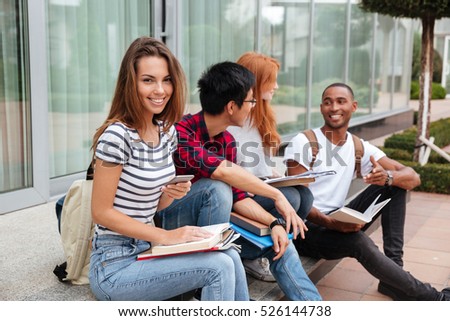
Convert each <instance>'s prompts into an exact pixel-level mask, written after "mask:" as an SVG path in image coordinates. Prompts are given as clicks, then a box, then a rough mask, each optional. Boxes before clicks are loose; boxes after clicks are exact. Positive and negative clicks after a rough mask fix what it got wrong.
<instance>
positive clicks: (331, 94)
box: [320, 86, 358, 129]
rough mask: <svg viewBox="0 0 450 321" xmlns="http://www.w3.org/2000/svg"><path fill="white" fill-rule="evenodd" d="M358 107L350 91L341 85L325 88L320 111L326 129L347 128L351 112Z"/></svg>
mask: <svg viewBox="0 0 450 321" xmlns="http://www.w3.org/2000/svg"><path fill="white" fill-rule="evenodd" d="M357 107H358V103H357V101H355V100H354V98H353V95H352V94H351V92H350V91H349V90H348V89H347V88H345V87H341V86H333V87H330V88H328V89H327V90H325V92H324V93H323V96H322V103H321V104H320V112H321V113H322V116H323V119H324V121H325V127H326V128H328V129H340V128H347V127H348V124H349V122H350V118H351V117H352V113H353V112H355V111H356V109H357Z"/></svg>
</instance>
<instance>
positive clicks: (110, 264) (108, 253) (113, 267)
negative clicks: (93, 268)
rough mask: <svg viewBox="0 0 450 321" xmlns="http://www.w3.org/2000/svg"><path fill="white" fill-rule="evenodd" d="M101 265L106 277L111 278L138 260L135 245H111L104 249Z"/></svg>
mask: <svg viewBox="0 0 450 321" xmlns="http://www.w3.org/2000/svg"><path fill="white" fill-rule="evenodd" d="M100 261H101V266H102V269H103V275H104V277H105V279H109V278H111V277H112V276H113V275H114V274H116V273H117V272H118V271H120V270H122V269H124V268H126V267H127V266H128V265H130V264H132V263H133V262H135V261H136V247H135V246H134V245H122V246H111V247H107V248H104V249H103V253H102V255H101V260H100Z"/></svg>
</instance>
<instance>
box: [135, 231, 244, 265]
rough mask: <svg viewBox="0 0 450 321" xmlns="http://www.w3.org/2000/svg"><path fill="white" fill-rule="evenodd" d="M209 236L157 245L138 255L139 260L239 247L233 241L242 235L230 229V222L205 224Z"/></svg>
mask: <svg viewBox="0 0 450 321" xmlns="http://www.w3.org/2000/svg"><path fill="white" fill-rule="evenodd" d="M201 229H204V230H205V232H206V233H205V234H204V235H207V236H208V237H206V238H202V239H200V240H197V241H192V242H185V243H179V244H173V245H161V244H160V245H155V244H153V245H152V247H151V248H150V249H149V250H148V251H145V252H143V253H141V254H139V255H138V258H137V259H138V260H146V259H152V258H160V257H165V256H172V255H181V254H188V253H194V252H208V251H217V250H226V249H228V248H230V247H235V248H236V249H238V250H239V247H238V246H237V245H235V244H234V243H233V242H234V241H235V240H236V239H237V238H238V237H239V236H240V235H239V234H237V233H235V232H234V230H232V229H230V223H222V224H214V225H208V226H203V227H202V228H201Z"/></svg>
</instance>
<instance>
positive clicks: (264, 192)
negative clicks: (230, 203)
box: [211, 160, 283, 200]
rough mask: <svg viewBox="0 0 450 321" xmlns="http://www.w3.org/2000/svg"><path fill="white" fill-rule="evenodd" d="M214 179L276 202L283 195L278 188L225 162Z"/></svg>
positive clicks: (217, 170) (215, 172)
mask: <svg viewBox="0 0 450 321" xmlns="http://www.w3.org/2000/svg"><path fill="white" fill-rule="evenodd" d="M211 178H212V179H217V180H220V181H222V182H225V183H227V184H229V185H231V186H233V187H235V188H237V189H240V190H242V191H245V192H248V193H252V194H255V195H260V196H263V197H267V198H270V199H272V200H276V199H277V198H279V197H280V196H282V195H283V194H282V193H281V192H280V191H279V190H278V189H276V188H274V187H272V186H270V185H268V184H266V183H264V182H263V181H262V180H260V179H259V178H258V177H256V176H255V175H253V174H251V173H249V172H248V171H246V170H245V169H243V168H242V167H241V166H239V165H236V164H234V163H232V162H229V161H226V160H224V161H223V162H222V163H221V164H220V166H219V167H217V169H216V170H215V171H214V173H213V174H212V175H211Z"/></svg>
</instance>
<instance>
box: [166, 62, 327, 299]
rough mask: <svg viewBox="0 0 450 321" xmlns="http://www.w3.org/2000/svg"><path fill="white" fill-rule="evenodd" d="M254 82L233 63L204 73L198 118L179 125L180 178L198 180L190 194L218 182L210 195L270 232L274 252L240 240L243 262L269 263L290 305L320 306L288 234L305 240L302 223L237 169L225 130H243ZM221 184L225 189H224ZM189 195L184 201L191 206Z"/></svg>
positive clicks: (278, 195)
mask: <svg viewBox="0 0 450 321" xmlns="http://www.w3.org/2000/svg"><path fill="white" fill-rule="evenodd" d="M254 82H255V78H254V75H253V74H252V73H251V72H250V71H249V70H248V69H246V68H245V67H243V66H241V65H239V64H236V63H233V62H222V63H218V64H215V65H213V66H211V67H210V68H209V69H208V70H206V72H204V73H203V75H202V76H201V78H200V80H199V81H198V88H199V93H200V102H201V107H202V110H201V111H200V112H199V113H197V114H195V115H191V114H188V115H185V116H184V117H183V119H182V120H181V121H180V122H179V123H178V124H177V125H176V128H177V131H178V147H177V151H176V152H175V153H174V162H175V165H176V167H177V174H193V175H195V177H194V179H193V180H192V187H191V192H192V191H195V189H196V186H198V185H200V184H207V182H210V181H213V182H215V183H216V185H215V188H211V189H210V193H211V194H214V193H221V194H222V196H221V197H222V198H224V195H223V194H225V193H227V194H226V195H227V196H228V197H229V200H230V204H232V209H233V211H235V212H237V213H238V214H241V215H243V216H246V217H249V218H251V219H253V220H256V221H259V222H261V223H264V224H266V225H268V226H270V227H271V237H272V240H273V243H274V245H273V247H269V248H266V249H264V250H260V249H259V248H258V247H256V246H254V245H252V244H251V243H247V242H245V241H244V240H243V238H242V237H241V238H240V239H239V240H238V241H237V242H239V243H241V245H242V252H241V257H242V258H245V259H255V258H257V257H262V256H264V257H266V258H268V260H269V263H270V270H271V272H272V274H273V275H274V277H275V279H276V281H277V282H278V285H279V286H280V288H281V290H282V291H283V292H284V294H285V295H286V297H287V298H288V299H289V300H302V301H304V300H321V296H320V294H319V293H318V291H317V289H316V287H315V286H314V284H313V283H312V282H311V280H310V279H309V277H308V275H307V274H306V273H305V271H304V269H303V267H302V264H301V261H300V258H299V256H298V253H297V251H296V250H295V247H294V245H293V243H292V242H291V241H290V240H289V238H288V234H287V232H288V231H290V230H292V231H293V234H294V237H295V238H297V237H303V236H304V233H305V225H304V223H303V220H302V219H301V218H300V217H298V215H297V213H296V209H294V208H293V206H292V205H291V204H290V203H289V201H288V199H287V197H286V196H285V195H284V194H283V193H282V192H281V190H280V189H276V188H273V187H271V186H270V185H268V184H266V183H264V182H263V181H262V180H260V179H259V178H258V177H256V176H254V175H253V174H251V173H249V172H248V171H246V170H245V169H243V168H242V167H240V166H238V165H237V164H236V143H235V140H234V138H233V136H232V135H231V134H230V133H229V132H228V131H227V130H226V129H227V127H228V126H231V125H234V126H243V125H244V123H245V120H246V119H247V116H248V115H249V112H250V110H251V109H252V108H253V107H254V106H255V103H256V102H255V99H254V98H253V91H252V87H253V86H254ZM218 182H220V183H222V185H221V186H220V189H219V188H217V186H218V185H217V183H218ZM224 187H226V188H227V189H226V188H224ZM191 192H189V193H191ZM189 193H188V195H187V196H186V197H185V198H184V199H183V200H189ZM254 195H257V196H258V198H257V199H258V200H259V202H257V201H255V199H254V198H253V197H254ZM183 200H175V201H174V202H173V203H172V205H171V206H169V207H168V208H167V209H165V210H164V211H163V212H162V213H160V214H161V216H162V219H164V217H165V216H167V217H169V216H170V215H176V214H174V213H177V212H179V211H183V210H184V207H183ZM224 206H227V204H224ZM230 211H231V208H230ZM212 215H214V213H212ZM284 224H285V225H284Z"/></svg>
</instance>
